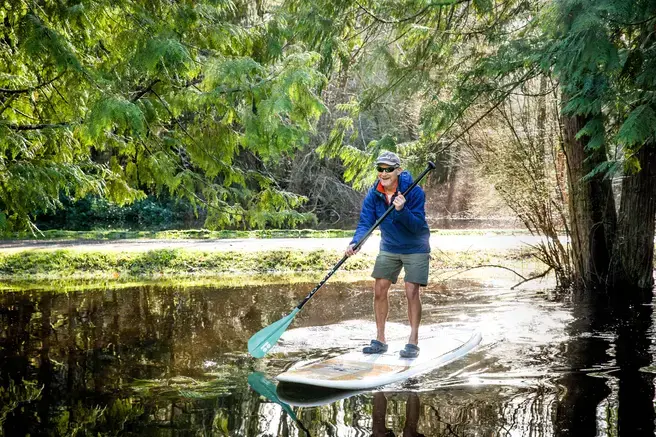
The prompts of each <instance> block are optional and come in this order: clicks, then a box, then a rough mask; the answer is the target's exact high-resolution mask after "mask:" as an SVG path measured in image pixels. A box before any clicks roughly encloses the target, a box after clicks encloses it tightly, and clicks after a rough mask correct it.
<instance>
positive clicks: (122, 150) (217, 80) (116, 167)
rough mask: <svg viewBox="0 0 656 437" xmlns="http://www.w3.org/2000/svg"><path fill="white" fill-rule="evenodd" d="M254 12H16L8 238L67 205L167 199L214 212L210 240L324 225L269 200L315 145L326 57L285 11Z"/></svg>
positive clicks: (4, 116)
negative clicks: (278, 170) (284, 164)
mask: <svg viewBox="0 0 656 437" xmlns="http://www.w3.org/2000/svg"><path fill="white" fill-rule="evenodd" d="M251 6H252V5H250V4H249V3H248V2H239V3H235V2H218V3H217V2H214V1H211V0H205V1H200V2H194V3H188V2H173V3H171V2H166V1H159V0H158V1H154V2H150V3H148V5H146V4H143V3H140V2H127V1H120V2H118V3H117V2H105V1H100V2H82V3H74V4H68V3H61V2H54V1H49V0H48V1H45V2H41V3H39V7H34V8H32V7H31V6H30V7H28V6H27V4H25V3H23V2H17V3H15V4H14V3H11V2H10V3H5V6H3V9H2V11H0V19H1V20H2V21H3V22H4V23H5V25H4V27H3V30H2V31H0V32H1V33H2V38H0V72H2V73H0V214H2V220H0V225H1V226H2V227H1V228H0V230H2V231H7V230H9V231H11V230H20V229H30V228H32V229H33V222H34V220H35V218H36V217H38V215H39V214H43V213H51V212H52V211H54V210H56V209H57V208H60V207H61V202H60V201H59V199H60V195H61V194H66V195H69V196H71V197H73V198H76V199H79V198H82V197H84V196H86V195H95V196H98V197H100V198H106V199H108V200H110V201H111V202H114V203H116V204H117V205H126V204H130V203H132V202H134V201H136V200H139V199H143V198H145V197H146V196H147V195H161V194H163V193H167V195H170V196H173V197H177V198H184V199H186V201H187V202H189V203H190V204H191V205H192V207H194V208H199V209H207V211H208V214H207V218H208V221H207V222H206V226H208V227H209V226H212V227H226V226H228V227H237V226H244V227H252V226H271V225H273V226H297V225H300V224H302V223H311V222H312V221H313V217H312V216H311V214H300V213H293V212H292V211H293V210H294V208H298V207H300V205H301V201H302V197H298V199H291V198H292V197H294V194H293V193H286V194H284V195H283V196H282V197H284V198H285V199H286V203H285V206H284V207H282V206H281V204H280V202H278V201H277V200H276V199H277V198H278V197H280V196H278V197H277V196H273V195H269V194H267V195H263V196H260V195H259V193H260V192H266V191H267V190H269V189H270V188H269V187H271V186H272V185H274V184H275V182H276V181H274V180H273V176H272V175H271V173H270V172H269V171H268V170H267V169H266V168H265V165H275V164H276V163H277V162H279V161H280V160H281V159H283V158H285V157H287V156H290V155H293V153H294V151H295V150H297V149H299V148H301V147H303V146H304V145H306V144H307V143H308V141H309V138H310V135H312V133H313V132H314V131H315V126H316V123H317V121H318V119H319V116H320V115H321V114H322V113H323V112H324V111H325V107H324V105H323V103H322V101H321V99H320V97H319V92H320V90H321V88H322V87H324V86H325V83H326V79H325V77H324V75H322V74H321V73H319V72H318V71H317V66H318V64H319V63H320V62H321V58H320V55H319V54H317V53H313V52H310V51H308V50H307V48H306V47H307V46H304V45H303V44H295V43H294V42H292V41H290V40H289V38H291V36H292V34H289V33H288V32H287V31H286V30H284V29H285V17H284V14H278V11H279V9H280V6H273V10H272V11H273V12H275V14H272V15H268V16H267V18H266V19H265V20H264V21H263V22H262V23H260V24H259V25H253V22H252V19H253V17H252V15H251V11H252V10H251V8H250V7H251ZM253 199H258V200H257V201H253ZM269 200H271V201H272V203H270V204H269V203H267V202H268V201H269ZM250 208H255V209H256V211H250ZM209 211H213V212H211V213H210V212H209Z"/></svg>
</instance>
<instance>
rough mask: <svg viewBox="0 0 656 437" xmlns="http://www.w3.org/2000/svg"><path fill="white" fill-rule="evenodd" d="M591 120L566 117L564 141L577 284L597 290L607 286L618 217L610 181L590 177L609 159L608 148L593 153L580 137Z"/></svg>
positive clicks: (582, 287)
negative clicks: (606, 152) (587, 176)
mask: <svg viewBox="0 0 656 437" xmlns="http://www.w3.org/2000/svg"><path fill="white" fill-rule="evenodd" d="M589 121H590V118H589V117H584V116H571V117H567V116H566V117H564V119H563V141H564V150H565V154H566V157H567V163H568V173H569V174H568V185H569V187H568V188H569V205H568V206H569V212H570V222H571V225H570V226H571V227H570V229H571V242H572V255H573V264H574V265H573V267H574V284H575V285H576V286H577V288H578V289H581V290H587V291H594V290H605V288H606V284H607V280H608V276H609V273H610V260H611V251H612V247H613V246H612V239H613V235H614V233H615V227H616V221H617V219H616V213H615V201H614V198H613V193H612V187H611V182H610V180H608V179H605V178H604V174H603V173H599V174H597V175H596V176H593V177H591V178H586V175H588V174H589V173H590V172H592V170H593V169H594V168H595V167H597V166H598V165H599V164H600V163H602V162H603V161H605V160H606V156H605V149H604V148H601V149H598V150H596V151H593V152H591V154H589V153H588V152H587V151H586V143H587V140H586V138H585V137H583V138H579V139H577V138H576V134H577V133H578V132H579V131H580V130H581V128H582V127H583V126H585V125H586V123H588V122H589Z"/></svg>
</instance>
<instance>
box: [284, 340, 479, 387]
mask: <svg viewBox="0 0 656 437" xmlns="http://www.w3.org/2000/svg"><path fill="white" fill-rule="evenodd" d="M481 339H482V336H481V333H480V332H479V331H477V330H475V331H449V332H444V333H441V335H435V336H433V337H430V338H425V339H420V340H419V348H420V353H419V356H418V357H417V358H401V356H400V355H399V351H400V350H401V349H403V348H404V346H405V342H404V341H399V342H390V343H389V345H388V346H389V347H388V350H387V352H385V353H383V354H364V353H362V350H361V349H360V350H359V351H354V352H349V353H346V354H344V355H339V356H337V357H333V358H329V359H327V360H323V361H319V362H314V363H311V364H307V365H300V366H296V367H292V368H291V369H289V370H287V371H286V372H284V373H281V374H280V375H278V376H277V377H276V379H277V380H278V381H280V382H289V383H296V384H306V385H312V386H317V387H327V388H333V389H341V390H363V389H371V388H375V387H380V386H382V385H385V384H391V383H393V382H398V381H403V380H405V379H407V378H410V377H413V376H416V375H419V374H421V373H425V372H428V371H431V370H434V369H437V368H439V367H442V366H444V365H446V364H448V363H450V362H452V361H454V360H457V359H458V358H461V357H463V356H465V355H467V354H468V353H469V352H471V351H472V350H474V349H475V348H476V346H478V345H479V343H480V342H481ZM363 347H364V345H363Z"/></svg>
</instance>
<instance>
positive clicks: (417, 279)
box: [371, 251, 430, 286]
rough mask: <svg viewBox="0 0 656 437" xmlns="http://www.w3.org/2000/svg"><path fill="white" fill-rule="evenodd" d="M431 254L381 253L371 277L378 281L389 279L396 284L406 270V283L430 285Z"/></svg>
mask: <svg viewBox="0 0 656 437" xmlns="http://www.w3.org/2000/svg"><path fill="white" fill-rule="evenodd" d="M429 261H430V253H408V254H400V253H390V252H383V251H380V253H379V254H378V256H377V257H376V264H375V265H374V271H373V272H372V273H371V276H372V277H373V278H376V279H388V280H390V281H392V283H393V284H396V281H397V279H399V273H401V267H403V269H404V270H405V277H404V278H403V279H404V280H405V282H414V283H415V284H419V285H422V286H426V284H428V263H429Z"/></svg>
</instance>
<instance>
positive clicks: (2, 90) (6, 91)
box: [0, 70, 66, 94]
mask: <svg viewBox="0 0 656 437" xmlns="http://www.w3.org/2000/svg"><path fill="white" fill-rule="evenodd" d="M64 73H66V70H64V71H62V72H61V73H59V74H58V75H57V76H55V77H53V78H52V79H50V80H49V81H47V82H43V83H40V84H38V85H35V86H33V87H29V88H22V89H17V90H12V89H8V88H0V93H3V94H24V93H29V92H32V91H36V90H38V89H40V88H43V87H45V86H48V85H50V84H51V83H53V82H54V81H56V80H57V79H59V78H60V77H62V76H63V75H64Z"/></svg>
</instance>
